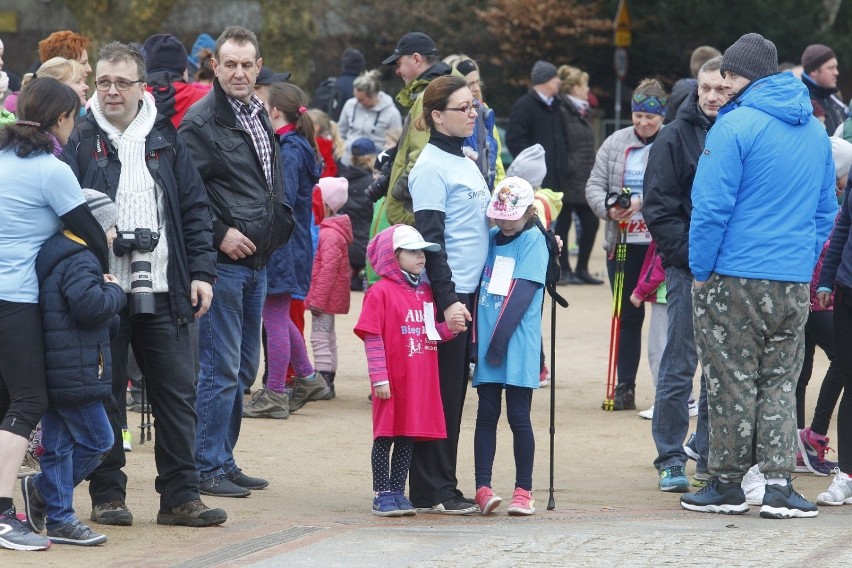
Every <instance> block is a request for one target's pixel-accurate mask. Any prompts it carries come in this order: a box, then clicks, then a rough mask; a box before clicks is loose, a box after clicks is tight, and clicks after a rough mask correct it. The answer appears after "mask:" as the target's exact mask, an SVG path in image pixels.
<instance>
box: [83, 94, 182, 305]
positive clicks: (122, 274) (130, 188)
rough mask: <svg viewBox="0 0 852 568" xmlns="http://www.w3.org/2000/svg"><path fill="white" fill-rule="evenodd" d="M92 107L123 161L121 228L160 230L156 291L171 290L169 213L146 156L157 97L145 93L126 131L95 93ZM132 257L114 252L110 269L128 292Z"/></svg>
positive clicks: (154, 274) (153, 260)
mask: <svg viewBox="0 0 852 568" xmlns="http://www.w3.org/2000/svg"><path fill="white" fill-rule="evenodd" d="M89 103H90V105H89V107H90V108H91V109H92V114H93V115H94V117H95V120H96V121H97V123H98V126H99V127H100V128H101V130H103V131H104V133H105V134H106V135H107V137H108V138H109V140H110V142H111V143H112V145H113V147H115V148H116V149H117V150H118V160H119V161H120V162H121V174H120V176H119V178H118V188H117V190H116V194H115V203H116V206H117V207H118V228H119V229H121V230H122V231H132V230H133V229H135V228H137V227H138V228H149V229H151V230H152V231H159V233H160V242H159V244H158V245H157V248H155V249H154V252H153V253H152V255H151V278H152V280H153V283H154V292H166V291H168V279H167V277H166V267H167V264H168V258H169V256H168V243H167V239H166V235H165V230H166V227H165V215H164V212H163V211H162V207H163V202H162V191H157V188H156V185H155V182H154V178H152V177H151V172H149V171H148V164H147V163H146V157H145V139H146V138H147V137H148V134H150V132H151V129H152V128H153V127H154V121H155V119H156V118H157V107H156V105H155V104H154V97H153V96H152V95H151V94H150V93H147V92H146V93H145V94H144V95H143V98H142V105H141V107H140V108H139V113H138V114H137V115H136V118H134V119H133V122H131V123H130V126H128V127H127V129H126V130H125V131H124V132H121V131H119V130H118V129H117V128H116V127H115V126H113V125H112V124H111V123H110V122H109V121H108V120H107V118H106V117H105V116H104V114H103V111H102V110H101V107H100V102H99V101H98V95H97V93H95V94H94V95H93V96H92V98H91V99H90V101H89ZM130 256H131V255H129V254H126V255H124V256H122V257H117V256H115V255H110V257H109V259H110V263H109V265H110V266H109V268H110V272H111V273H112V274H113V275H114V276H115V277H116V278H117V279H118V282H119V284H121V287H122V288H123V289H124V291H125V292H130Z"/></svg>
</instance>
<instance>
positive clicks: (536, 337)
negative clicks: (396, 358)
mask: <svg viewBox="0 0 852 568" xmlns="http://www.w3.org/2000/svg"><path fill="white" fill-rule="evenodd" d="M533 201H534V193H533V188H532V186H531V185H530V184H529V183H527V182H526V181H524V180H523V179H521V178H518V177H509V178H506V179H504V180H503V181H502V182H500V184H498V185H497V187H496V188H495V189H494V195H493V197H492V198H491V201H490V203H489V204H488V209H487V211H486V214H487V215H488V217H490V218H492V219H494V220H495V222H496V224H497V226H496V227H494V228H493V229H491V231H490V234H489V237H490V238H489V243H488V259H487V260H486V262H485V268H484V269H483V271H482V282H481V287H480V291H479V301H478V302H477V306H476V329H475V330H474V338H475V339H474V342H475V343H476V349H477V355H478V363H477V365H476V371H475V373H474V377H473V386H474V387H476V388H477V392H478V394H479V408H478V410H477V414H476V431H475V434H474V439H473V453H474V471H475V477H476V504H477V505H479V508H480V510H481V511H482V514H483V515H487V514H489V513H490V512H491V511H493V510H494V509H495V508H497V506H499V505H500V503H502V501H503V500H502V499H501V498H500V497H498V496H497V495H495V494H494V491H493V490H492V489H491V470H492V466H493V465H494V453H495V451H496V447H497V420H498V419H499V418H500V407H501V406H502V399H503V391H504V390H505V391H506V415H507V416H508V418H509V425H510V426H511V427H512V434H513V436H514V449H515V492H514V494H513V495H512V502H511V504H510V505H509V508H508V512H509V514H510V515H532V514H533V513H534V512H535V507H534V501H533V498H532V470H533V459H534V456H535V437H534V436H533V431H532V424H531V423H530V404H531V402H532V392H533V389H537V388H538V387H539V363H540V361H539V357H540V350H541V305H542V302H543V300H544V281H545V276H546V272H547V261H548V256H547V255H548V252H547V244H546V242H545V239H544V235H542V233H541V231H539V230H538V229H537V228H536V227H535V216H536V210H535V206H534V205H533ZM510 349H511V351H512V357H511V358H507V356H506V354H507V352H508V351H509V350H510Z"/></svg>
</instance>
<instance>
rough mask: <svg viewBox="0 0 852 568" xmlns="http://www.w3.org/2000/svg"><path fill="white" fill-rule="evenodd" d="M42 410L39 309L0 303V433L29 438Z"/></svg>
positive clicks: (44, 392) (43, 388) (44, 395)
mask: <svg viewBox="0 0 852 568" xmlns="http://www.w3.org/2000/svg"><path fill="white" fill-rule="evenodd" d="M45 410H47V386H46V383H45V376H44V329H43V328H42V323H41V309H40V308H39V306H38V304H22V303H17V302H7V301H5V300H0V430H4V431H6V432H11V433H12V434H17V435H18V436H21V437H24V438H29V436H30V433H31V432H32V431H33V430H34V429H35V427H36V424H38V421H39V420H41V415H42V414H44V411H45Z"/></svg>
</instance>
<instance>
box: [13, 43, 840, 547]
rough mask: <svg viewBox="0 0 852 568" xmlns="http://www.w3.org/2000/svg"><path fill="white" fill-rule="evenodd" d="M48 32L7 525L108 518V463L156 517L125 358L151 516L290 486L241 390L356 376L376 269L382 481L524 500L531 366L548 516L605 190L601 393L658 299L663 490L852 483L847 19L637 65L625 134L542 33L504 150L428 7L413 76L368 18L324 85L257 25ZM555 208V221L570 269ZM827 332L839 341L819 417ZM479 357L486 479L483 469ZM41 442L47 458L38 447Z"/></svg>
mask: <svg viewBox="0 0 852 568" xmlns="http://www.w3.org/2000/svg"><path fill="white" fill-rule="evenodd" d="M3 49H4V48H3V44H2V43H0V71H2V57H3V56H4V51H3ZM39 57H40V59H41V63H40V64H39V65H38V66H36V67H35V68H34V70H33V72H32V73H29V74H27V75H26V76H25V77H24V78H23V80H21V81H19V82H17V81H14V82H13V81H12V80H11V79H10V76H8V75H5V74H3V75H0V79H2V82H0V99H2V100H3V103H4V108H5V110H4V114H3V116H2V117H0V119H2V121H3V122H2V126H0V171H2V175H0V189H2V191H0V222H2V224H3V226H4V228H5V229H6V230H5V231H4V236H3V238H2V239H0V528H2V530H0V547H3V548H10V549H18V550H44V549H46V548H49V547H50V545H51V543H61V544H76V545H98V544H102V543H104V542H106V541H107V536H106V535H104V534H101V533H100V532H98V531H96V530H94V529H92V528H91V527H90V526H88V525H86V524H84V523H83V522H82V521H81V520H80V518H79V517H78V516H77V514H76V512H75V511H74V508H73V506H72V495H73V490H74V488H75V487H76V486H77V485H78V484H79V483H80V482H82V481H83V480H84V479H85V480H88V481H89V485H88V487H89V494H90V497H91V503H92V507H91V513H90V515H89V519H90V520H91V521H94V522H95V523H97V524H99V525H124V526H128V525H132V523H133V521H134V518H133V514H132V512H131V510H130V508H129V506H128V503H127V501H126V494H127V479H128V477H127V475H128V474H127V473H126V472H125V465H126V460H125V451H127V450H129V449H131V447H130V440H129V439H128V428H127V394H128V392H127V391H128V380H129V378H131V377H133V379H134V381H135V382H136V383H138V384H136V386H135V388H136V389H143V390H144V393H145V397H146V401H147V402H146V403H145V404H141V405H137V406H136V408H139V409H140V410H145V407H148V408H149V409H150V412H152V413H153V415H154V418H155V421H156V422H155V427H156V434H157V435H156V440H155V450H154V456H155V462H156V468H157V477H156V479H155V485H154V486H155V489H156V491H157V493H158V494H159V495H160V506H159V512H158V514H157V522H158V523H159V524H164V525H177V526H191V527H208V526H215V525H219V524H222V523H224V522H226V520H227V513H226V511H225V510H224V509H222V508H211V507H209V506H208V505H206V504H205V503H204V501H202V498H201V497H202V496H213V497H247V496H249V495H251V494H252V492H253V491H259V490H263V489H266V488H267V487H269V486H270V481H269V480H267V479H263V478H260V477H255V476H252V475H250V474H249V473H246V472H244V471H243V470H242V468H241V467H240V466H239V464H238V463H237V461H236V458H235V454H234V449H235V447H236V446H237V444H238V442H239V436H240V429H241V423H242V420H243V419H244V418H247V419H271V420H276V419H277V420H283V419H287V418H288V417H289V415H290V413H293V412H297V411H298V410H299V409H300V408H302V407H303V406H304V405H305V404H308V403H312V402H314V401H319V400H329V399H332V398H334V397H335V396H336V392H335V385H334V381H335V376H336V374H337V370H338V355H337V330H336V328H335V315H339V314H346V313H348V312H349V311H350V309H351V306H350V303H351V302H350V291H351V290H365V293H364V300H363V306H361V307H360V308H359V317H358V323H357V324H356V327H355V330H354V331H355V333H356V334H357V336H358V337H359V338H360V339H362V340H363V342H364V348H365V356H366V360H367V368H368V374H369V379H370V398H371V401H372V408H373V436H374V443H373V448H372V455H371V458H372V466H373V492H374V496H373V502H372V512H373V513H374V514H376V515H379V516H385V517H395V516H412V515H416V514H417V513H418V512H430V513H436V514H450V515H467V514H490V513H492V512H493V511H494V510H495V509H496V508H497V507H499V506H500V505H501V504H502V501H503V499H502V498H501V497H499V496H498V493H497V491H496V490H495V488H494V487H492V468H493V462H494V456H495V452H496V447H497V443H496V435H497V423H498V421H499V418H500V414H501V407H502V404H503V398H504V396H505V401H506V415H507V419H508V422H509V424H510V426H511V431H512V436H513V438H514V443H513V445H512V447H513V452H514V461H515V468H516V472H515V482H514V487H513V488H512V498H511V501H510V503H509V505H508V507H507V512H508V513H509V514H510V515H519V516H526V515H532V514H534V512H535V510H536V509H535V500H534V498H533V486H532V478H533V475H532V472H533V465H534V454H535V437H534V434H533V430H532V425H531V422H530V403H531V399H532V396H533V391H534V390H535V389H538V388H540V387H545V386H547V385H548V381H549V378H548V369H547V366H546V365H545V357H544V351H543V346H542V333H541V323H542V305H543V302H544V290H545V288H546V285H549V284H556V283H558V284H563V285H602V284H603V280H602V279H600V278H598V277H597V276H596V275H594V274H593V273H591V272H590V270H589V261H590V257H591V255H592V252H593V248H594V243H595V241H596V238H597V231H598V228H599V224H600V221H601V220H603V221H605V234H604V238H603V248H604V250H603V253H604V254H605V255H606V266H607V272H608V278H609V281H610V284H611V288H612V291H613V294H614V296H615V297H614V298H613V300H614V302H613V303H614V306H618V309H617V310H616V309H614V311H613V318H614V322H613V329H614V330H615V332H614V334H613V338H612V341H613V346H611V350H612V349H613V347H614V351H611V352H612V353H614V354H615V359H613V362H614V363H615V364H616V366H617V373H616V375H617V381H616V383H617V384H616V385H614V391H613V393H612V398H611V399H609V398H608V399H607V400H606V401H604V404H603V405H602V408H603V409H604V410H613V411H626V410H635V409H636V404H635V400H636V376H637V372H638V367H639V363H640V360H641V352H642V335H643V333H642V328H643V321H644V316H645V308H644V303H645V302H649V303H651V304H652V305H653V309H652V313H651V325H650V329H649V332H648V335H647V342H648V355H647V356H648V360H649V362H650V365H651V371H652V377H653V381H654V387H655V399H654V405H653V407H652V408H650V409H648V410H646V411H643V412H641V413H639V414H640V416H642V417H644V418H649V419H651V420H652V434H653V438H654V442H655V444H656V448H657V453H658V455H657V457H656V459H655V460H654V465H655V467H656V469H657V471H658V474H659V478H658V481H657V483H658V486H659V489H660V490H661V491H664V492H676V493H683V494H684V495H683V496H682V497H681V499H680V504H681V506H682V507H684V508H686V509H689V510H694V511H701V512H717V513H726V514H740V513H744V512H746V511H748V510H749V505H759V506H760V514H761V516H763V517H768V518H792V517H813V516H816V514H817V505H816V504H814V503H812V502H811V501H809V500H807V499H805V498H804V497H803V496H802V495H800V494H799V493H797V492H796V491H795V490H794V489H793V487H792V481H791V474H792V473H793V472H794V471H811V472H813V473H815V474H817V475H828V474H829V473H832V472H833V473H835V476H834V479H833V481H832V483H831V485H830V487H829V488H828V489H827V491H826V492H824V493H822V494H820V495H819V496H818V497H817V499H816V501H817V503H818V504H822V505H841V504H844V503H852V479H850V477H849V474H852V408H850V405H852V395H850V394H849V387H850V383H852V356H850V355H849V354H847V353H846V352H845V351H844V350H843V349H842V348H839V342H837V341H836V340H835V338H836V337H842V336H843V334H844V333H845V332H846V331H848V330H849V329H850V327H852V324H850V322H852V300H850V298H852V275H850V274H852V256H850V255H852V253H849V252H847V247H846V244H847V242H848V240H849V237H850V235H849V228H850V226H852V213H850V210H849V205H848V202H847V201H848V200H846V199H845V198H844V196H845V195H846V194H847V193H848V178H849V170H850V166H852V143H850V139H852V118H850V117H849V109H848V107H847V106H846V105H845V104H844V103H843V102H842V100H841V98H840V96H839V95H838V94H837V88H836V83H837V76H838V71H837V69H838V62H837V57H836V55H835V54H834V52H833V50H832V49H831V48H830V47H828V46H824V45H820V44H814V45H811V46H808V48H807V49H805V51H804V53H803V55H802V61H801V63H802V65H801V67H802V69H801V70H800V73H801V74H800V76H797V75H796V74H795V73H796V70H795V69H792V70H790V71H789V72H787V71H780V70H779V64H778V57H777V52H776V49H775V45H774V44H773V43H772V42H771V41H769V40H768V39H766V38H764V37H763V36H761V35H759V34H755V33H750V34H746V35H744V36H742V37H741V38H739V39H738V40H737V41H736V42H735V43H734V44H733V45H731V46H730V47H728V48H727V49H726V50H725V52H724V54H721V53H720V52H719V51H718V50H716V49H715V48H712V47H709V46H701V47H699V48H697V49H696V50H695V52H694V53H693V57H692V59H691V61H690V64H691V72H692V77H689V78H687V79H683V80H681V81H679V82H678V83H677V84H676V85H675V86H674V88H673V90H672V93H671V95H670V94H669V93H668V92H667V90H666V87H665V86H664V85H663V84H662V83H661V82H660V81H659V80H657V79H645V80H643V81H641V82H640V83H639V84H638V86H637V87H636V88H635V89H634V91H633V92H632V94H631V98H630V104H631V117H632V123H631V124H630V125H629V126H627V127H626V128H622V129H620V130H617V131H616V132H614V133H613V134H611V135H610V136H609V137H607V138H606V139H605V140H604V141H603V143H602V144H601V146H600V147H599V148H596V143H595V134H594V130H593V127H592V124H591V121H590V112H591V108H592V104H593V101H594V98H593V96H591V94H590V86H589V75H588V74H587V73H585V72H584V71H583V70H582V69H580V68H578V67H575V66H570V65H562V66H556V65H554V64H553V63H551V62H548V61H543V60H539V61H537V62H535V64H534V65H533V66H532V68H531V72H530V81H529V84H530V89H529V91H528V92H527V93H525V94H524V95H523V96H521V97H520V98H519V99H518V100H517V102H515V104H514V105H513V106H512V107H511V109H510V110H509V120H508V126H507V129H506V133H505V143H506V146H507V147H508V149H509V151H510V152H511V154H512V155H514V159H513V161H512V163H511V164H510V165H509V166H508V168H506V167H504V164H503V161H502V158H501V150H502V145H503V142H504V141H503V140H501V137H500V134H499V132H498V130H497V128H496V124H495V115H494V111H493V110H492V109H491V108H489V107H488V105H487V104H486V103H485V101H484V93H483V85H482V82H481V81H480V75H479V66H478V65H477V63H476V62H475V61H473V60H472V59H471V58H469V57H467V56H466V55H464V54H454V55H450V56H448V57H445V58H443V59H441V58H440V56H439V50H438V46H437V45H436V44H435V42H434V41H433V40H432V38H431V37H429V36H428V35H427V34H425V33H422V32H410V33H407V34H405V35H403V36H402V37H401V38H400V39H399V41H398V43H397V44H396V47H395V49H394V51H393V53H391V54H389V55H388V57H386V58H385V59H384V60H383V61H382V62H381V64H382V65H393V66H394V67H395V70H396V74H397V75H398V76H399V77H400V78H401V79H402V81H403V82H404V86H403V88H402V90H401V91H400V92H399V94H398V95H397V96H396V103H398V104H395V102H394V101H393V99H392V98H391V97H390V96H389V95H388V94H387V93H385V92H384V91H383V90H382V85H381V81H380V79H381V75H382V74H381V72H380V71H379V70H378V69H372V70H367V69H366V61H365V58H364V56H363V54H362V53H361V52H360V51H358V50H357V49H354V48H348V49H347V50H346V51H345V52H344V53H343V57H342V60H341V63H342V69H343V71H344V73H343V74H342V75H341V77H339V78H338V79H337V80H335V81H334V82H332V83H333V84H331V83H330V84H329V85H325V83H324V84H323V88H326V87H327V88H329V89H334V91H333V92H334V93H335V94H340V93H342V97H341V99H340V100H334V104H333V109H334V112H326V111H325V110H323V109H321V108H311V107H312V106H313V107H316V106H318V103H319V101H320V100H321V99H323V96H321V95H320V94H319V92H317V93H315V94H314V97H313V99H314V100H311V97H309V96H308V94H307V93H306V92H305V91H304V90H303V89H302V88H300V87H299V86H297V85H295V84H294V83H293V82H290V81H289V79H290V75H289V73H284V72H280V73H276V72H274V71H272V70H271V69H269V68H268V67H266V66H264V65H263V58H262V55H261V49H260V45H259V43H258V40H257V37H256V35H255V34H254V33H253V32H252V31H251V30H249V29H246V28H244V27H240V26H232V27H229V28H227V29H226V30H224V31H223V32H222V33H221V35H219V37H218V38H217V39H215V40H214V39H213V38H212V37H211V36H209V35H207V34H202V35H201V36H199V38H198V39H197V41H196V42H195V45H194V46H193V48H192V50H191V51H190V52H188V51H187V50H186V48H185V46H184V45H183V44H182V43H181V42H180V41H179V40H178V39H177V38H176V37H175V36H173V35H170V34H156V35H153V36H151V37H149V38H147V39H145V41H144V42H143V43H141V44H123V43H120V42H112V43H108V44H106V45H104V46H103V47H102V48H101V49H100V51H99V52H98V54H97V57H96V59H95V61H94V69H93V68H92V66H91V64H90V63H89V59H88V57H89V54H88V39H87V38H85V37H84V36H81V35H79V34H76V33H74V32H71V31H62V32H56V33H54V34H51V35H50V36H49V37H48V38H46V39H45V40H43V41H42V42H40V44H39ZM90 74H93V77H92V79H91V80H90V79H89V75H90ZM90 84H91V85H93V86H94V93H93V94H92V96H89V91H88V89H89V85H90ZM323 104H326V103H325V102H324V103H323ZM400 108H402V109H403V113H404V114H403V113H401V112H400ZM326 110H329V109H326ZM838 203H841V204H842V206H841V208H840V210H839V213H838ZM572 225H574V226H575V234H576V244H577V254H576V256H577V259H576V262H575V264H574V266H573V267H572V266H571V262H570V257H571V255H570V254H569V250H568V249H569V247H568V246H567V245H568V238H569V232H570V228H571V226H572ZM546 229H552V230H553V231H554V232H555V234H556V235H557V237H558V238H557V239H556V240H557V241H558V242H560V244H561V249H560V251H559V253H558V264H559V270H556V272H558V273H559V274H558V275H556V276H553V277H552V280H553V281H552V282H548V279H549V274H548V272H549V271H548V262H549V261H550V251H549V247H548V235H547V233H546ZM832 231H833V233H832ZM830 234H831V239H830V240H829V235H830ZM555 254H556V253H554V255H555ZM554 258H556V256H554ZM553 262H554V263H556V262H557V260H554V261H553ZM847 300H850V301H847ZM306 311H310V313H311V329H310V336H309V338H308V339H309V340H308V341H306V339H305V335H304V333H305V332H304V328H305V312H306ZM616 320H617V321H616ZM616 323H617V324H618V325H615V324H616ZM308 345H310V347H311V349H310V351H311V352H312V354H313V360H312V358H311V357H310V355H309V349H308ZM817 345H818V346H819V347H820V348H821V349H823V350H824V351H825V352H826V354H827V355H828V357H829V359H830V361H831V365H830V367H829V371H828V374H827V376H826V378H825V379H824V380H823V382H822V385H821V388H820V394H819V400H818V402H817V407H816V412H815V415H814V417H813V420H812V421H811V422H810V426H806V424H807V422H806V420H805V416H804V414H805V402H804V401H805V391H806V386H807V384H808V382H809V380H810V378H811V373H812V367H813V356H814V351H815V347H816V346H817ZM510 352H511V355H510ZM188 353H189V354H191V356H189V357H188V356H187V354H188ZM262 354H263V356H262V357H261V355H262ZM131 359H132V361H131ZM261 359H262V360H263V361H264V367H263V373H262V375H263V378H262V380H261V382H262V386H261V387H260V388H259V389H256V390H254V392H252V389H253V387H254V385H255V382H256V379H257V377H258V375H260V374H261V367H260V362H261ZM699 361H700V363H701V377H700V383H699V385H700V386H699V389H698V391H697V393H693V381H694V376H695V372H696V370H697V368H698V364H699ZM133 363H135V364H137V365H138V371H139V372H138V373H135V372H133V371H132V368H133ZM137 374H138V375H139V376H138V377H137V376H136V375H137ZM469 383H470V384H471V385H472V386H473V387H474V388H476V390H477V396H478V410H477V416H476V427H475V434H474V447H473V455H474V463H475V494H474V495H473V496H472V497H469V496H465V495H464V493H463V492H462V491H461V489H460V488H459V487H458V485H459V484H458V479H457V475H456V464H457V458H458V452H459V434H460V431H461V428H462V424H463V421H462V412H463V407H464V401H465V397H466V394H467V388H468V384H469ZM844 387H845V388H844ZM247 394H251V395H252V396H251V397H250V399H246V398H245V396H246V395H247ZM696 394H697V400H696V396H695V395H696ZM838 400H840V407H839V411H838V425H837V431H838V438H839V440H838V441H839V452H838V453H839V462H838V463H834V462H832V461H830V460H828V459H827V452H828V438H827V433H828V426H829V422H830V419H831V416H832V414H833V411H834V407H835V406H836V405H837V401H838ZM690 416H697V428H696V431H695V433H694V434H693V435H692V436H689V423H690V420H689V418H690ZM36 433H37V434H36ZM33 440H36V441H38V442H37V443H39V444H40V446H39V455H40V456H41V459H40V464H39V466H40V471H25V470H24V468H23V466H22V462H23V461H24V458H25V455H26V454H27V452H28V451H29V449H28V448H29V447H30V446H31V444H32V443H33V442H32V441H33ZM685 441H686V443H684V442H685ZM688 459H695V460H696V461H697V465H696V473H695V476H694V477H693V479H692V481H691V482H690V480H689V479H687V476H686V473H685V465H686V462H687V460H688ZM17 477H20V478H21V481H20V487H21V493H22V498H23V507H24V510H23V511H22V513H23V514H20V513H18V511H17V510H16V508H15V506H14V500H13V494H14V493H15V487H14V486H15V479H16V478H17ZM273 482H274V480H273ZM406 483H407V484H408V487H409V490H408V493H407V494H406ZM690 485H692V486H695V487H698V488H700V489H699V490H698V491H697V492H695V493H689V487H690ZM44 531H46V534H45V535H42V534H41V533H42V532H44Z"/></svg>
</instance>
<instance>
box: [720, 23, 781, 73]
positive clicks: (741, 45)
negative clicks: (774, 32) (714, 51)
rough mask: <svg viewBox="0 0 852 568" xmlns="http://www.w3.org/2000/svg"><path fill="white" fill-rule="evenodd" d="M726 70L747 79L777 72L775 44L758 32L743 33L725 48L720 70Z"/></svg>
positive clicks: (725, 71)
mask: <svg viewBox="0 0 852 568" xmlns="http://www.w3.org/2000/svg"><path fill="white" fill-rule="evenodd" d="M728 71H730V72H732V73H736V74H737V75H739V76H740V77H745V78H746V79H748V80H749V81H754V80H756V79H761V78H763V77H768V76H769V75H774V74H775V73H778V51H777V50H776V49H775V44H774V43H772V42H771V41H769V40H768V39H766V38H764V37H763V36H762V35H760V34H756V33H750V34H745V35H744V36H742V37H741V38H740V39H738V40H737V41H735V42H734V43H733V45H731V47H729V48H728V49H726V50H725V55H724V56H723V57H722V68H721V72H722V74H725V73H727V72H728Z"/></svg>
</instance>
